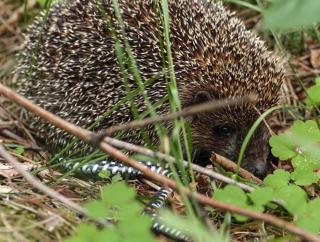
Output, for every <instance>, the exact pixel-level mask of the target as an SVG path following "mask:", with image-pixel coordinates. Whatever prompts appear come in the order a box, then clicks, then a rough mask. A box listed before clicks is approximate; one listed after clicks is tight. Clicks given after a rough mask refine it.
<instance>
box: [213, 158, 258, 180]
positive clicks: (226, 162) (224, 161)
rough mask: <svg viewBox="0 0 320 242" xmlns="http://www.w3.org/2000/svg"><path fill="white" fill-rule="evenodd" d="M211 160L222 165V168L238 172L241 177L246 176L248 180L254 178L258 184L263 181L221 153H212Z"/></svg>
mask: <svg viewBox="0 0 320 242" xmlns="http://www.w3.org/2000/svg"><path fill="white" fill-rule="evenodd" d="M211 160H212V161H215V162H217V163H219V164H220V165H222V166H223V167H224V168H226V169H227V170H229V171H232V172H234V173H239V175H240V176H241V177H243V178H246V179H248V180H254V181H255V182H256V183H258V184H262V183H263V182H262V181H261V180H260V179H259V178H258V177H256V176H254V175H253V174H252V173H251V172H249V171H247V170H245V169H243V168H241V167H238V165H237V164H236V163H234V162H232V161H231V160H229V159H227V158H225V157H223V156H221V155H218V154H216V153H212V156H211Z"/></svg>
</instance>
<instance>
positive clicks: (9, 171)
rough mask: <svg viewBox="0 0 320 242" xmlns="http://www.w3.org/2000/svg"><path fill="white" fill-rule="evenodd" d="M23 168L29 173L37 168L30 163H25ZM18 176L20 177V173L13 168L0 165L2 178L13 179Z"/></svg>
mask: <svg viewBox="0 0 320 242" xmlns="http://www.w3.org/2000/svg"><path fill="white" fill-rule="evenodd" d="M21 166H22V167H23V168H24V169H25V170H27V171H30V170H32V169H33V168H35V165H34V164H30V163H23V164H21ZM17 175H19V173H18V172H17V171H16V170H15V169H14V168H13V167H12V166H10V165H7V164H2V163H0V176H3V177H5V178H11V177H14V176H17Z"/></svg>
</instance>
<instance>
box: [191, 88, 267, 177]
mask: <svg viewBox="0 0 320 242" xmlns="http://www.w3.org/2000/svg"><path fill="white" fill-rule="evenodd" d="M196 98H200V99H201V101H203V100H204V99H205V95H204V93H202V92H201V93H200V96H198V95H197V97H196ZM248 117H250V118H248ZM257 117H258V115H257V114H256V111H255V110H254V109H253V108H248V107H235V108H230V107H229V108H226V109H224V110H221V111H219V112H214V113H203V114H199V115H197V116H195V117H194V118H193V119H192V121H191V129H192V142H193V147H194V161H193V162H195V163H199V164H201V165H206V163H209V159H208V158H209V157H208V156H210V153H211V152H212V151H213V152H216V153H217V154H220V155H222V156H225V157H227V158H228V159H230V160H232V161H237V159H238V155H239V152H240V149H241V145H242V143H243V140H244V138H245V137H246V135H247V133H248V131H249V129H250V128H251V126H252V125H253V123H254V121H255V120H256V118H257ZM268 138H269V132H268V129H267V127H266V126H265V124H262V125H260V126H259V127H258V129H257V130H256V131H255V133H254V135H253V137H252V138H251V141H250V142H249V144H248V146H247V148H246V152H245V154H244V159H243V160H244V161H243V163H242V164H241V166H242V167H243V168H245V169H246V170H248V171H250V172H252V173H253V174H254V175H256V176H257V177H260V178H262V177H264V176H265V175H266V173H267V171H268V168H269V165H268V162H267V157H268V154H269V146H268Z"/></svg>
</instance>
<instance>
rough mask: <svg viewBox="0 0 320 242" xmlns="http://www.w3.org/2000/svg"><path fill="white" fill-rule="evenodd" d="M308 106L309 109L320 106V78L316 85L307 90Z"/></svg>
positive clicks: (317, 79)
mask: <svg viewBox="0 0 320 242" xmlns="http://www.w3.org/2000/svg"><path fill="white" fill-rule="evenodd" d="M306 104H307V106H308V107H314V106H320V77H317V78H316V80H315V85H314V86H312V87H310V88H308V89H307V99H306Z"/></svg>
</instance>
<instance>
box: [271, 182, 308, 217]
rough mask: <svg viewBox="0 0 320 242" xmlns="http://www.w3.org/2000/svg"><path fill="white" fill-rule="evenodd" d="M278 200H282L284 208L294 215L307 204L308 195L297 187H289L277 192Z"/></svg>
mask: <svg viewBox="0 0 320 242" xmlns="http://www.w3.org/2000/svg"><path fill="white" fill-rule="evenodd" d="M276 199H279V200H281V202H282V203H283V204H284V207H285V208H286V209H287V210H288V211H289V212H290V213H291V214H294V213H295V212H296V211H297V210H298V209H299V207H300V206H302V205H303V204H304V203H306V199H307V194H306V192H305V191H304V190H303V189H302V188H300V187H298V186H296V185H288V186H285V187H282V188H280V189H278V190H276Z"/></svg>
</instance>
